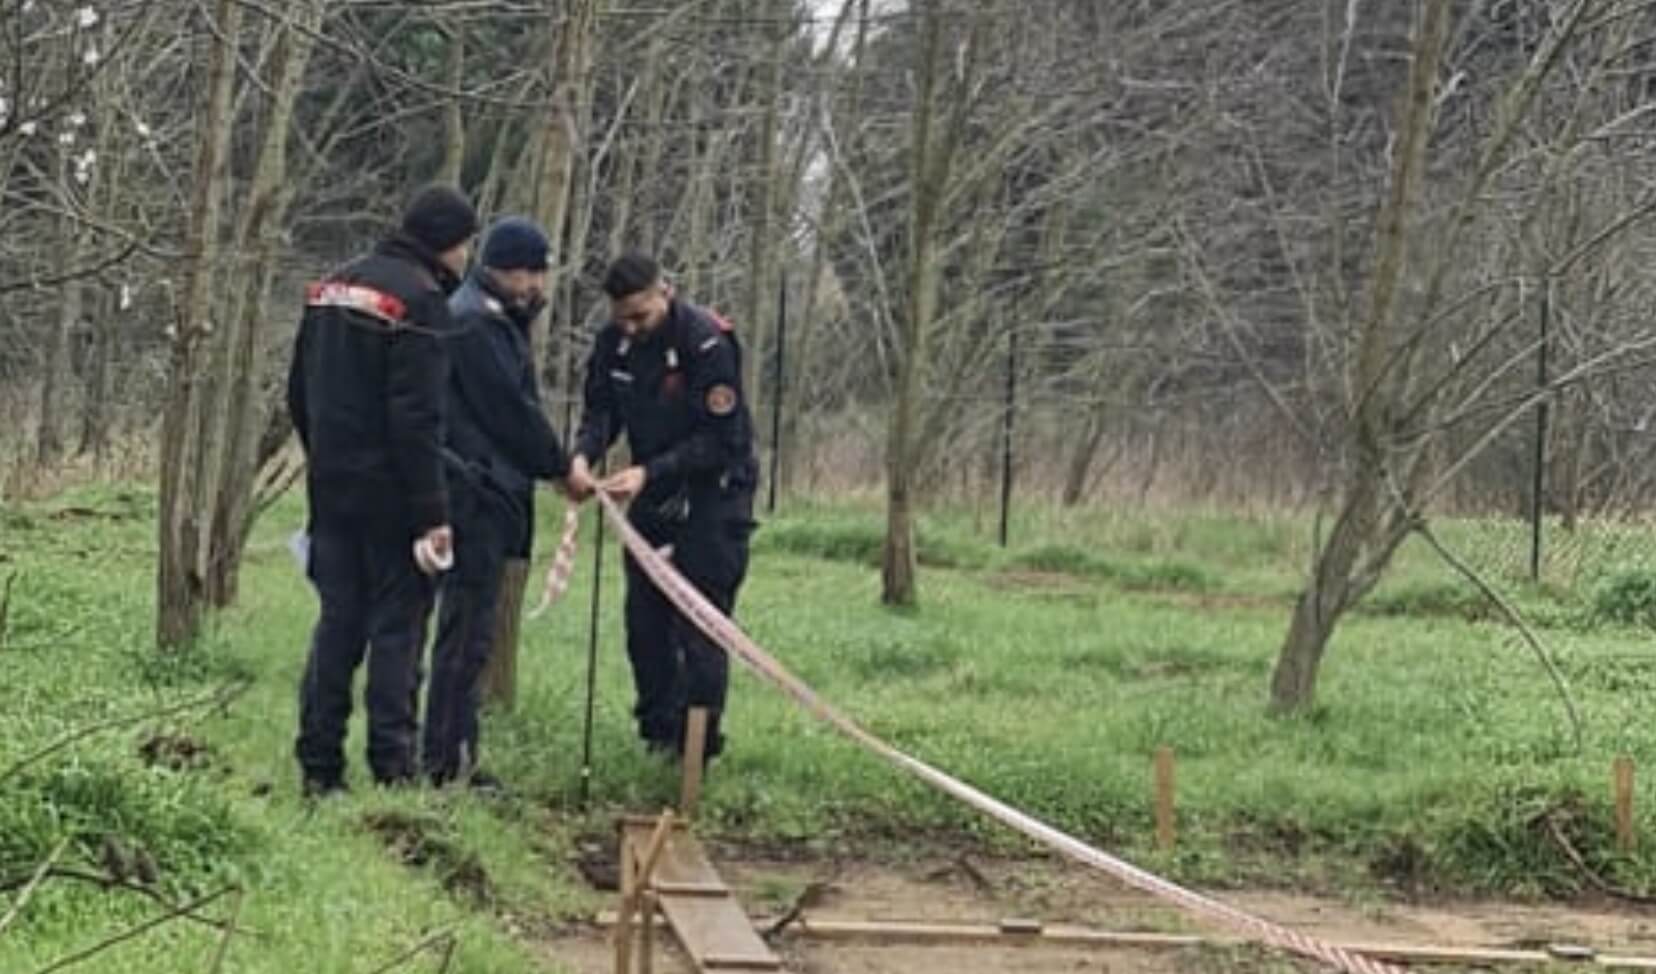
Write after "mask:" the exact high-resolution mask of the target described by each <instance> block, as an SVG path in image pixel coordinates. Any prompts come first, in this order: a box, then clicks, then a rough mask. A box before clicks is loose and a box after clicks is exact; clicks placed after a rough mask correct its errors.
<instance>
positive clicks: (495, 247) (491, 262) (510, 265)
mask: <svg viewBox="0 0 1656 974" xmlns="http://www.w3.org/2000/svg"><path fill="white" fill-rule="evenodd" d="M551 252H552V242H551V241H550V240H548V239H547V237H546V232H545V231H543V230H542V229H541V228H540V226H539V225H538V224H536V223H535V222H534V221H533V220H527V219H525V218H523V217H521V216H509V217H505V218H504V219H500V220H497V221H495V223H494V225H493V226H491V227H489V235H488V237H487V238H486V239H485V240H484V241H483V253H482V255H481V256H480V258H479V259H480V260H481V262H482V264H483V266H484V267H491V268H493V269H495V270H497V271H517V270H530V271H544V270H546V268H547V257H548V255H549V254H550V253H551Z"/></svg>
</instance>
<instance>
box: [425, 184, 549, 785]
mask: <svg viewBox="0 0 1656 974" xmlns="http://www.w3.org/2000/svg"><path fill="white" fill-rule="evenodd" d="M550 249H551V248H550V243H549V241H548V240H547V237H546V234H545V233H544V232H542V231H541V229H540V228H539V227H538V226H536V225H535V224H534V223H532V222H530V221H528V220H524V219H521V218H516V217H510V218H507V219H504V220H500V221H498V222H496V223H495V224H494V226H492V227H491V228H490V229H489V232H488V235H487V236H486V237H485V238H484V243H483V250H482V255H481V260H480V261H479V263H480V265H481V266H479V267H478V268H477V269H476V270H474V271H473V272H472V274H471V276H470V277H469V278H468V279H467V281H466V283H465V285H464V286H462V287H461V288H460V290H459V291H457V292H456V293H455V295H454V297H452V298H450V299H449V312H450V313H451V314H452V315H453V316H454V325H455V332H454V338H453V339H452V340H451V341H450V342H449V355H450V357H451V359H452V368H451V370H450V376H451V379H450V385H449V399H448V402H449V414H448V431H447V442H448V449H449V461H450V470H451V472H452V474H453V476H451V478H450V481H451V484H452V497H453V508H454V530H455V566H454V571H453V572H451V573H450V574H449V575H448V576H447V577H446V578H445V579H444V581H443V590H442V600H441V608H440V610H439V614H438V623H437V643H436V646H435V647H434V648H433V649H432V677H431V690H430V693H429V694H428V695H427V698H426V714H425V743H424V748H425V750H424V764H423V770H424V772H425V773H426V774H427V775H429V776H430V778H431V780H432V782H433V783H434V784H438V785H441V784H445V783H447V782H449V781H452V780H455V779H456V778H461V777H464V778H465V779H466V780H467V781H468V783H469V784H470V785H472V786H473V787H477V788H496V787H498V786H499V783H498V782H497V781H495V779H494V778H493V777H492V776H490V775H488V774H486V773H484V772H481V771H478V770H477V769H476V766H477V761H478V752H477V744H478V721H477V712H478V705H479V702H480V701H479V694H480V689H481V688H480V687H479V686H478V678H479V676H480V675H481V674H482V672H483V668H484V666H485V665H486V664H487V663H488V660H489V652H490V649H491V645H492V642H493V638H494V619H495V602H496V600H497V599H498V597H499V593H500V573H501V569H502V568H503V567H504V565H505V562H506V559H507V558H508V557H513V556H515V557H521V558H527V557H529V549H530V545H531V542H532V537H533V531H534V523H533V519H534V490H535V481H536V480H555V479H559V478H562V477H563V476H564V475H565V474H567V473H568V472H569V463H568V460H567V459H566V458H565V455H564V450H563V446H562V444H561V443H559V441H558V436H557V434H556V433H555V432H553V430H552V426H551V424H550V423H548V422H547V420H546V416H545V414H544V413H542V412H541V403H540V394H539V392H538V391H537V389H536V386H535V376H534V367H533V363H532V359H531V356H530V353H529V323H530V322H532V321H534V320H535V317H536V316H537V315H538V314H540V312H541V309H542V308H543V307H544V305H545V297H544V295H545V292H546V271H547V263H546V262H547V254H548V252H549V250H550Z"/></svg>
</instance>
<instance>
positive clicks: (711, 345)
mask: <svg viewBox="0 0 1656 974" xmlns="http://www.w3.org/2000/svg"><path fill="white" fill-rule="evenodd" d="M718 346H719V336H718V335H714V336H713V337H712V338H709V339H708V340H707V341H705V342H702V343H701V345H700V347H698V348H697V349H696V351H698V352H701V353H702V354H703V355H705V354H707V353H708V352H711V351H713V349H715V348H717V347H718Z"/></svg>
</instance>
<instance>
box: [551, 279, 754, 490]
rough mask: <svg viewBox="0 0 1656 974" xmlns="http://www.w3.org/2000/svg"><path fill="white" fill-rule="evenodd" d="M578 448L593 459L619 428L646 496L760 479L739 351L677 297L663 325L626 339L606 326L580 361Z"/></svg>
mask: <svg viewBox="0 0 1656 974" xmlns="http://www.w3.org/2000/svg"><path fill="white" fill-rule="evenodd" d="M584 398H585V403H586V405H585V409H584V410H583V411H582V415H581V431H580V434H579V437H578V441H577V442H578V449H579V450H580V452H581V454H582V455H583V456H585V457H586V458H587V460H588V461H589V462H592V463H597V462H598V460H599V458H600V457H602V456H603V455H604V453H605V452H607V451H608V449H609V447H610V445H611V444H613V443H614V442H615V440H616V438H617V437H619V436H620V435H621V434H622V433H623V432H624V433H626V435H627V442H628V445H629V446H630V447H631V450H632V456H633V462H634V463H639V464H642V465H643V466H644V468H645V475H646V479H647V483H646V485H645V493H646V494H648V495H651V496H652V497H655V496H663V495H665V494H668V493H673V492H677V491H679V490H681V489H683V488H686V487H688V488H690V490H691V492H692V494H694V493H695V492H696V488H697V487H706V486H712V485H717V486H719V487H721V488H723V489H725V490H735V491H743V490H745V491H751V490H752V489H753V487H754V485H755V483H756V481H757V479H758V478H757V474H758V468H759V465H758V461H757V459H756V458H755V456H754V452H753V419H752V416H751V415H750V414H749V412H748V405H747V397H746V395H745V394H744V393H743V391H742V349H741V345H740V344H739V343H738V342H737V340H736V335H735V332H734V331H733V330H732V329H731V327H730V325H729V324H728V323H727V322H725V321H724V319H722V318H719V317H718V316H717V315H715V314H713V313H712V312H709V311H707V310H705V309H702V308H698V307H696V306H695V305H692V304H690V303H688V302H685V301H677V300H675V301H674V302H673V303H672V305H671V307H670V308H669V310H668V314H667V319H666V320H665V321H663V322H662V323H661V327H660V328H659V329H658V330H657V331H656V332H655V333H654V334H652V335H650V336H649V337H648V338H646V339H643V340H642V341H637V340H629V339H627V338H626V337H625V335H624V334H623V333H622V331H621V329H620V327H619V326H617V325H615V324H614V323H611V324H609V325H606V326H605V327H604V329H603V330H602V331H600V332H599V333H598V337H597V339H596V341H595V342H594V345H593V350H592V354H591V356H590V357H589V358H588V360H587V372H586V386H585V389H584Z"/></svg>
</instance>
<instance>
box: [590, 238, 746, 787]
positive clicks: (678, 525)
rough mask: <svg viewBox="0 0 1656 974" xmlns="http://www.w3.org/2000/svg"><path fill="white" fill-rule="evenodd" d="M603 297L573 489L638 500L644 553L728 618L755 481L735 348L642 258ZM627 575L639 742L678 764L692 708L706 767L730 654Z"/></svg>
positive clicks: (715, 743) (706, 314)
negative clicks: (698, 716)
mask: <svg viewBox="0 0 1656 974" xmlns="http://www.w3.org/2000/svg"><path fill="white" fill-rule="evenodd" d="M604 290H605V292H606V293H608V295H609V297H610V300H611V311H612V315H613V320H612V321H611V323H610V324H609V325H607V326H606V327H605V328H604V329H603V330H602V331H601V332H599V334H598V337H597V339H596V342H595V344H594V347H593V351H592V355H591V357H590V359H589V360H588V363H587V373H586V386H585V390H584V395H585V401H586V407H585V410H584V412H583V415H582V417H581V427H580V434H579V438H578V441H579V445H578V447H577V451H576V455H575V458H574V460H573V462H572V464H571V469H570V474H569V489H570V491H571V493H572V494H573V495H574V496H576V497H581V496H585V495H586V494H587V493H589V492H590V491H592V490H593V489H599V488H601V489H603V490H605V491H607V492H609V493H612V494H615V495H617V496H621V497H631V498H634V500H633V503H632V506H631V508H630V510H629V512H628V519H629V520H630V521H631V522H632V524H633V525H634V526H635V527H636V528H637V529H638V530H639V532H640V533H641V534H642V535H643V536H644V538H645V539H646V540H648V541H649V542H650V544H652V545H654V546H656V547H658V548H659V547H660V546H662V545H671V546H672V560H673V564H674V565H675V566H676V567H677V568H678V570H679V571H680V572H682V573H683V574H684V576H685V578H687V579H688V580H689V581H690V582H691V583H692V584H694V585H695V586H696V588H697V589H699V590H700V591H701V593H702V594H703V595H705V596H707V598H708V600H709V601H711V602H712V603H713V604H714V605H716V606H718V607H719V609H721V610H722V611H724V612H725V613H726V614H729V613H730V612H731V611H732V610H733V609H734V608H735V604H736V592H737V589H738V588H740V587H741V584H742V581H743V579H744V578H745V577H746V575H747V563H748V538H749V536H750V535H751V534H752V531H753V528H754V521H753V494H754V488H755V486H756V483H757V480H758V469H759V464H758V461H757V459H756V457H755V456H754V452H753V421H752V417H751V415H750V414H749V412H748V406H747V402H746V399H745V397H744V395H743V392H742V379H741V375H742V353H741V347H740V346H739V345H738V344H737V342H736V336H735V334H734V333H733V332H732V331H731V328H730V325H729V323H728V322H726V321H725V320H724V319H722V318H720V317H719V316H717V315H716V314H714V313H712V312H710V311H707V310H705V309H702V308H698V307H696V306H695V305H693V304H690V303H689V302H687V301H684V300H682V299H679V298H677V297H675V295H674V293H673V289H672V287H671V285H669V284H668V283H667V282H666V281H665V280H664V279H663V278H662V276H661V270H660V268H659V267H657V265H656V263H655V261H653V260H651V259H650V258H648V257H645V256H642V255H639V254H630V255H627V256H624V257H622V258H620V259H618V260H617V261H615V263H614V264H612V265H610V268H609V271H608V273H607V274H606V275H605V278H604ZM623 432H624V433H625V434H626V436H627V442H628V444H629V445H630V447H631V451H632V458H633V464H634V465H633V466H631V467H629V468H627V469H626V470H623V471H621V472H620V473H618V474H616V475H615V476H613V477H611V478H609V479H608V480H606V481H604V483H603V484H602V485H597V484H594V482H593V479H592V474H591V465H592V464H594V463H597V462H598V460H599V458H601V457H602V456H603V455H604V454H605V453H606V452H607V451H608V449H609V447H610V445H611V444H612V443H614V442H615V440H616V438H617V437H618V436H620V435H621V434H622V433H623ZM626 571H627V605H626V618H627V655H628V657H629V659H630V660H631V662H632V671H633V682H634V684H635V686H636V688H637V691H638V700H637V706H636V707H635V710H634V713H635V716H636V717H637V718H638V731H639V734H640V736H642V737H643V738H644V740H645V741H646V743H647V744H649V745H650V746H651V747H652V748H657V749H662V750H667V751H677V752H681V753H682V751H683V747H684V732H685V724H686V714H687V712H688V708H690V707H706V708H707V709H708V711H709V713H708V718H709V719H708V737H707V750H706V755H707V757H708V758H712V757H714V756H716V755H718V754H719V753H720V751H721V750H723V747H724V737H723V735H722V734H721V733H720V730H719V723H720V716H721V714H722V712H723V710H724V705H725V692H726V687H727V684H728V682H729V662H728V660H727V659H726V657H725V653H724V650H722V649H720V648H719V647H718V646H717V645H715V644H714V643H712V642H711V641H710V640H708V639H707V638H706V637H705V636H704V635H702V633H701V631H700V630H698V629H697V628H696V627H695V625H694V624H693V623H691V622H689V621H688V620H686V619H685V618H683V617H682V616H681V615H680V614H679V613H678V612H677V611H676V610H674V609H673V608H672V605H671V604H670V603H669V602H668V601H667V600H666V598H665V597H664V596H663V595H662V594H661V593H660V592H659V591H658V590H657V589H656V588H655V586H654V585H653V584H652V583H651V582H650V580H649V579H648V577H646V576H645V575H644V573H643V572H642V571H641V570H640V569H639V567H638V565H637V564H636V563H635V562H634V561H633V559H632V558H631V557H628V558H627V559H626Z"/></svg>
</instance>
